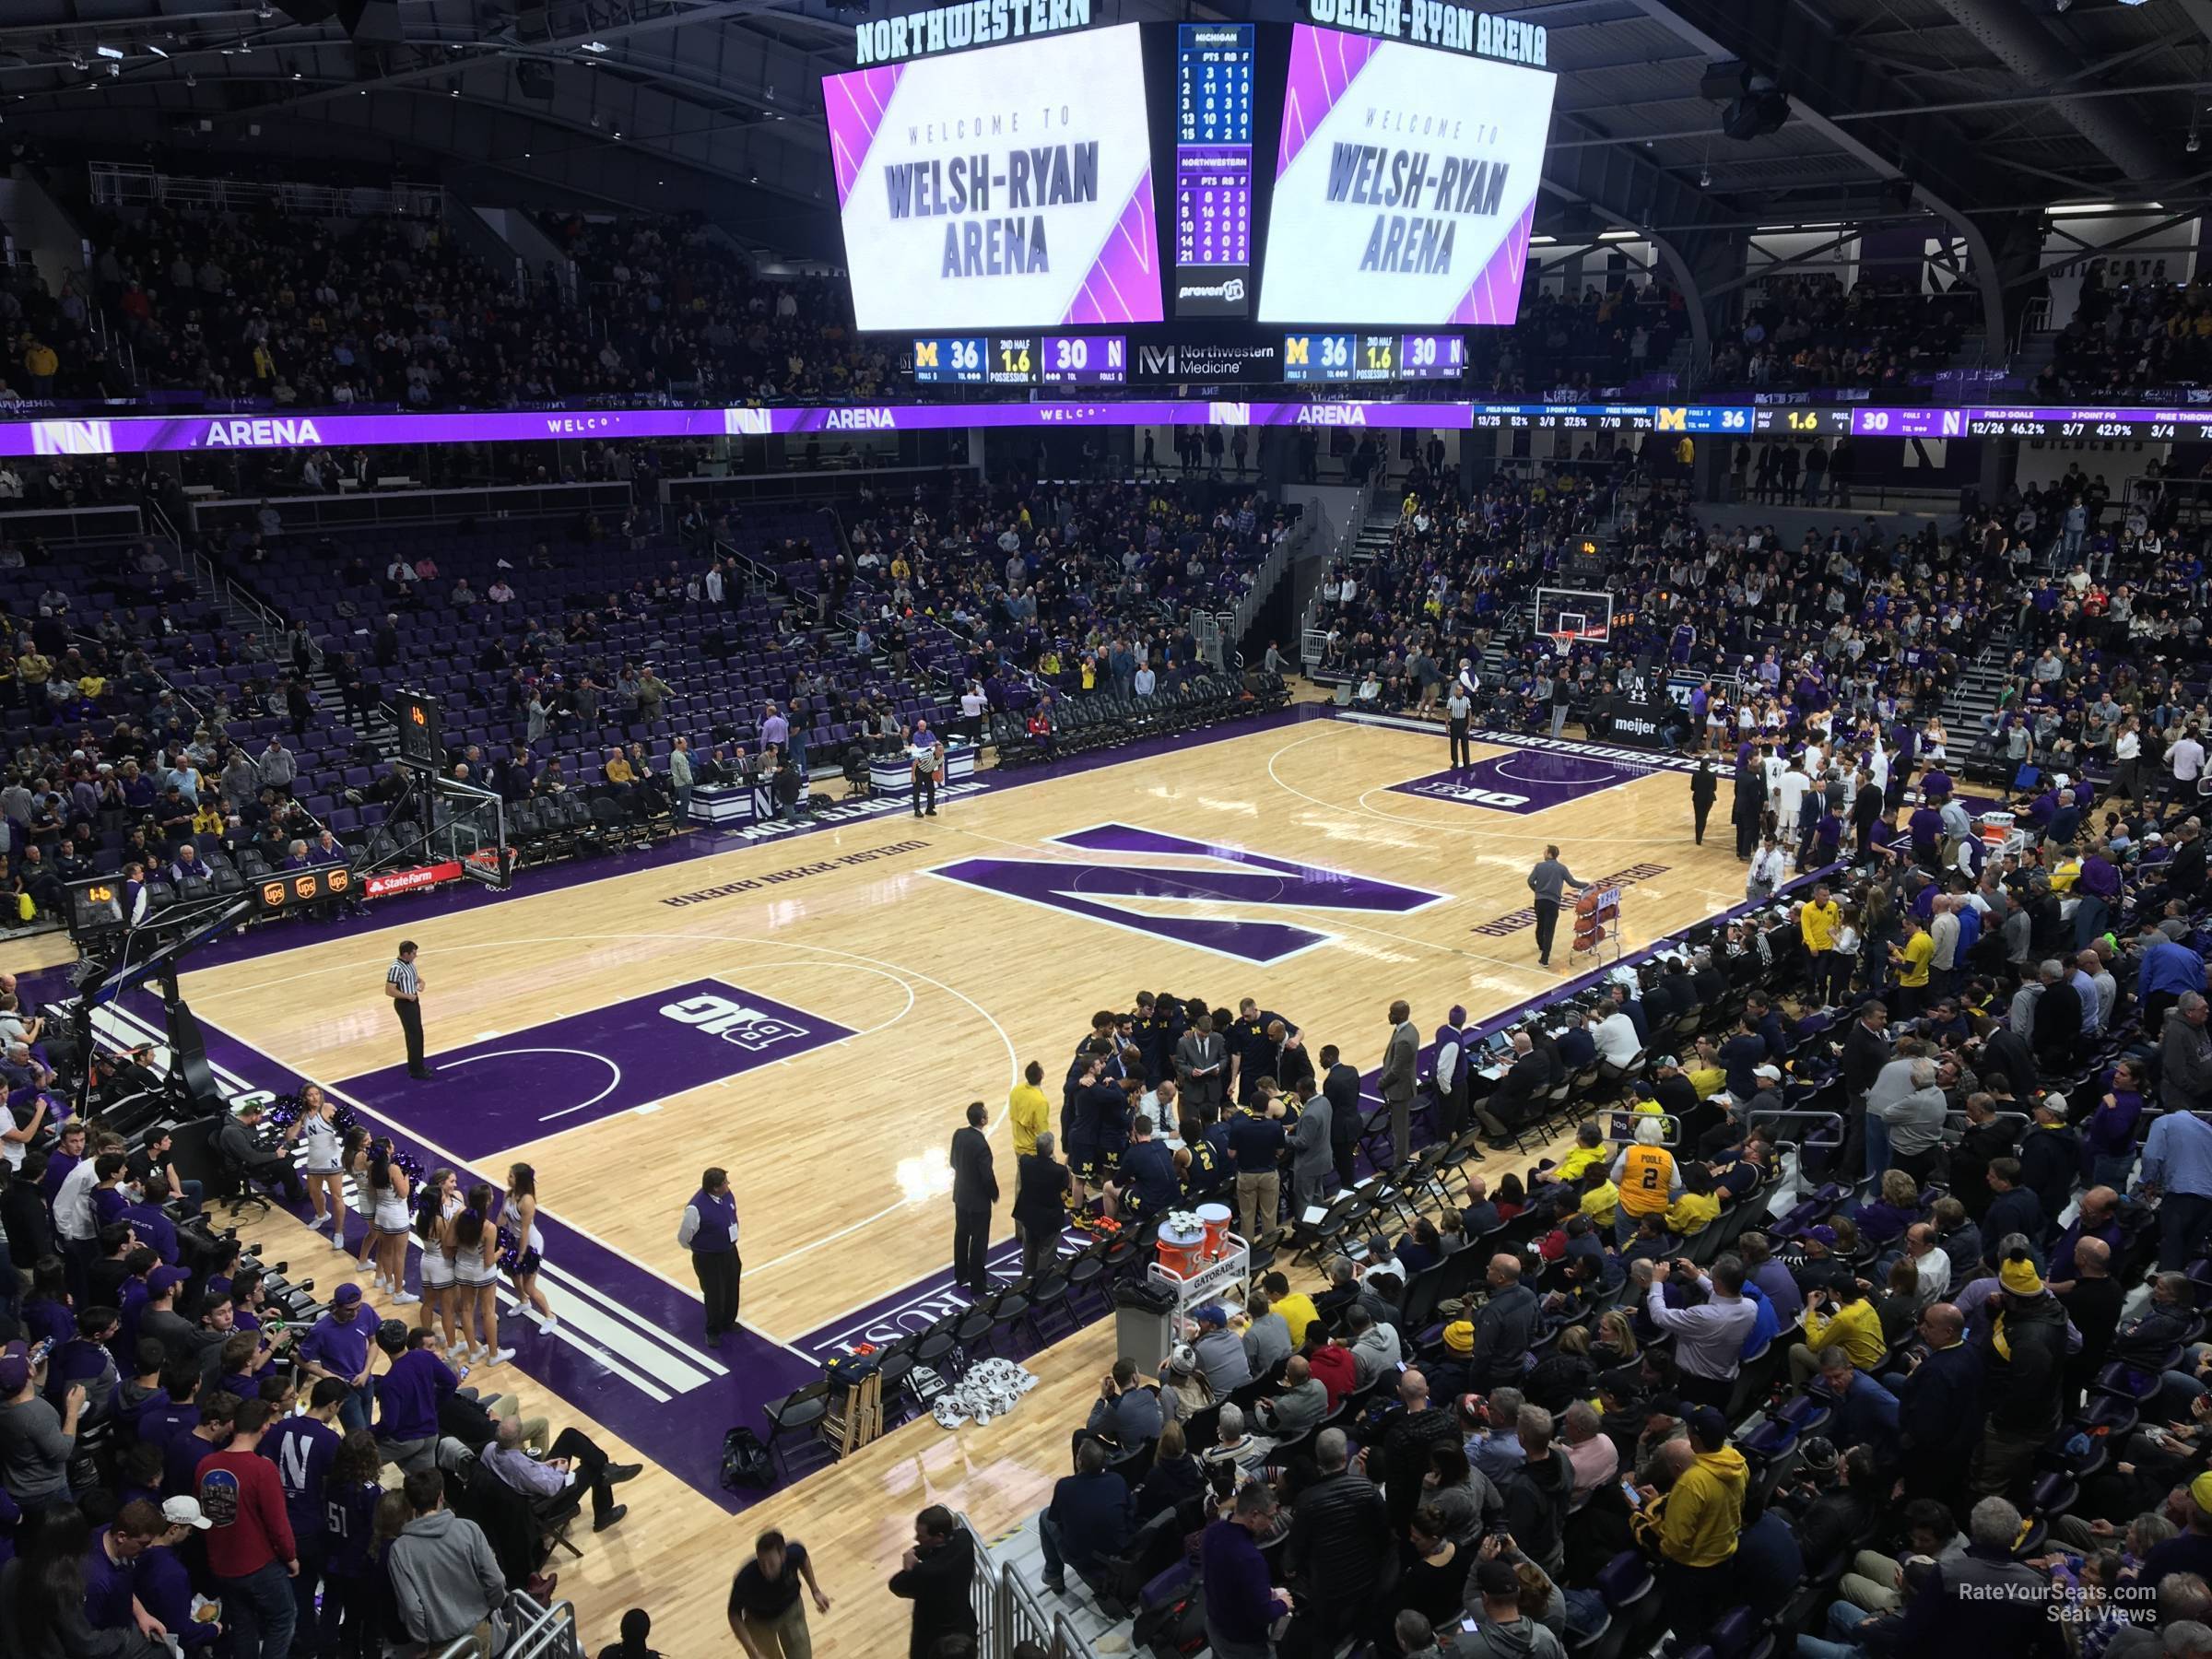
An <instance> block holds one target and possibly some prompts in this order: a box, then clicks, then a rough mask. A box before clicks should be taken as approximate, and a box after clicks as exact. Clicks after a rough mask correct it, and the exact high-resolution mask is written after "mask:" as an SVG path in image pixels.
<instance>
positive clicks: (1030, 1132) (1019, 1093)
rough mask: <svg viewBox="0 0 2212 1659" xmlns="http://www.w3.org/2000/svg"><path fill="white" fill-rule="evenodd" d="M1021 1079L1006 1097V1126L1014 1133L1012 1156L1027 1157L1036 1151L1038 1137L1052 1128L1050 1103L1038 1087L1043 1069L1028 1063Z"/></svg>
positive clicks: (1041, 1080)
mask: <svg viewBox="0 0 2212 1659" xmlns="http://www.w3.org/2000/svg"><path fill="white" fill-rule="evenodd" d="M1021 1078H1022V1080H1021V1081H1020V1082H1019V1083H1017V1084H1016V1085H1015V1086H1014V1088H1013V1091H1012V1092H1011V1093H1009V1094H1008V1095H1007V1096H1006V1123H1007V1124H1008V1125H1009V1126H1010V1127H1011V1128H1012V1129H1013V1131H1014V1156H1015V1157H1017V1158H1027V1157H1029V1156H1030V1154H1031V1153H1032V1152H1034V1151H1036V1150H1037V1136H1038V1135H1039V1134H1040V1133H1041V1131H1043V1130H1046V1129H1050V1128H1051V1127H1052V1126H1053V1103H1052V1102H1051V1101H1050V1100H1046V1099H1045V1098H1044V1090H1043V1089H1042V1088H1039V1087H1038V1085H1039V1084H1041V1083H1042V1082H1043V1081H1044V1067H1043V1066H1041V1065H1038V1064H1037V1062H1036V1061H1034V1060H1032V1061H1030V1064H1029V1065H1028V1067H1027V1069H1025V1070H1024V1071H1023V1073H1022V1075H1021Z"/></svg>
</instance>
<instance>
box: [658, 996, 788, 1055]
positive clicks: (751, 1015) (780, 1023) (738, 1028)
mask: <svg viewBox="0 0 2212 1659" xmlns="http://www.w3.org/2000/svg"><path fill="white" fill-rule="evenodd" d="M661 1018H664V1019H673V1020H676V1021H677V1022H678V1023H679V1024H682V1025H688V1026H690V1027H692V1028H694V1029H695V1030H700V1031H704V1032H705V1033H707V1035H708V1036H710V1037H719V1038H721V1039H722V1040H723V1041H724V1042H734V1043H735V1044H736V1045H737V1046H738V1047H739V1048H741V1049H746V1050H748V1051H750V1052H751V1053H759V1052H760V1051H761V1050H762V1049H768V1048H773V1047H774V1046H775V1045H776V1044H777V1043H779V1042H794V1041H798V1040H799V1039H800V1038H803V1037H805V1036H806V1035H807V1030H806V1027H805V1026H803V1025H797V1024H794V1022H793V1021H791V1020H788V1019H779V1018H776V1016H774V1015H773V1014H769V1013H765V1012H763V1011H762V1010H760V1009H759V1008H748V1007H747V1006H745V1005H744V1004H743V1003H735V1002H732V1001H731V1000H730V999H729V998H728V997H726V996H715V995H712V994H708V993H703V992H702V993H701V994H699V995H697V996H687V997H685V998H684V999H683V1001H681V1002H672V1003H665V1004H663V1005H662V1006H661Z"/></svg>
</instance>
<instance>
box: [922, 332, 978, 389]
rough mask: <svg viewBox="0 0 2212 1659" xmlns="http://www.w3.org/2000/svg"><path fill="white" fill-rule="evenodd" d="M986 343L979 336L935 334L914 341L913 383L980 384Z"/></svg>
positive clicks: (933, 384) (942, 384)
mask: <svg viewBox="0 0 2212 1659" xmlns="http://www.w3.org/2000/svg"><path fill="white" fill-rule="evenodd" d="M990 348H991V347H990V342H989V341H987V340H985V339H984V338H983V337H982V335H932V336H931V337H929V338H926V339H920V340H916V341H915V342H914V382H915V383H916V384H917V385H923V386H980V385H982V384H983V383H984V378H983V359H984V358H985V356H986V355H987V354H988V352H989V351H990Z"/></svg>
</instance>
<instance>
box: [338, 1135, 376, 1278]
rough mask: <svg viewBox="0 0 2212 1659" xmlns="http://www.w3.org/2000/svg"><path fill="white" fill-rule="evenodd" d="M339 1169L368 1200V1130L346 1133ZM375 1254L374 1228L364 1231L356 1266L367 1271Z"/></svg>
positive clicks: (358, 1194) (341, 1241)
mask: <svg viewBox="0 0 2212 1659" xmlns="http://www.w3.org/2000/svg"><path fill="white" fill-rule="evenodd" d="M338 1167H339V1168H340V1169H341V1170H343V1171H345V1173H346V1175H347V1177H348V1178H349V1179H350V1180H351V1181H352V1182H353V1190H354V1193H355V1194H356V1195H357V1196H360V1197H363V1198H366V1197H367V1195H368V1192H369V1131H368V1130H366V1129H363V1128H360V1127H359V1126H358V1125H357V1126H356V1127H354V1128H351V1129H348V1130H347V1132H346V1147H345V1150H344V1151H342V1152H340V1153H339V1154H338ZM339 1242H340V1243H343V1242H344V1241H343V1240H342V1239H341V1240H339ZM375 1253H376V1229H375V1228H373V1227H371V1228H367V1229H364V1230H363V1231H362V1233H361V1248H360V1252H359V1255H358V1256H357V1257H356V1258H355V1261H354V1265H355V1266H356V1267H359V1268H362V1269H367V1268H368V1267H369V1266H370V1265H371V1262H372V1260H373V1258H374V1256H375Z"/></svg>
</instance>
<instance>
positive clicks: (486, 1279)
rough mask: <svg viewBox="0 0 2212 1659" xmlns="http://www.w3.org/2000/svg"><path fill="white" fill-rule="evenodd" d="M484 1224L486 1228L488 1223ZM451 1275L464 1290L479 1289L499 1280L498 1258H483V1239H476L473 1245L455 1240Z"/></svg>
mask: <svg viewBox="0 0 2212 1659" xmlns="http://www.w3.org/2000/svg"><path fill="white" fill-rule="evenodd" d="M485 1225H486V1227H489V1226H490V1223H489V1222H486V1223H485ZM494 1236H495V1237H496V1235H494ZM453 1277H454V1279H455V1280H456V1281H457V1282H458V1283H459V1284H460V1286H461V1288H463V1289H464V1290H481V1289H482V1288H484V1287H485V1286H486V1285H492V1284H497V1283H498V1282H499V1277H500V1273H499V1265H498V1259H497V1257H496V1256H495V1257H494V1259H493V1260H492V1261H486V1260H485V1259H484V1241H483V1240H481V1239H478V1240H477V1242H476V1243H475V1244H474V1245H473V1246H471V1245H467V1244H463V1243H461V1242H459V1241H455V1242H454V1245H453Z"/></svg>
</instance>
